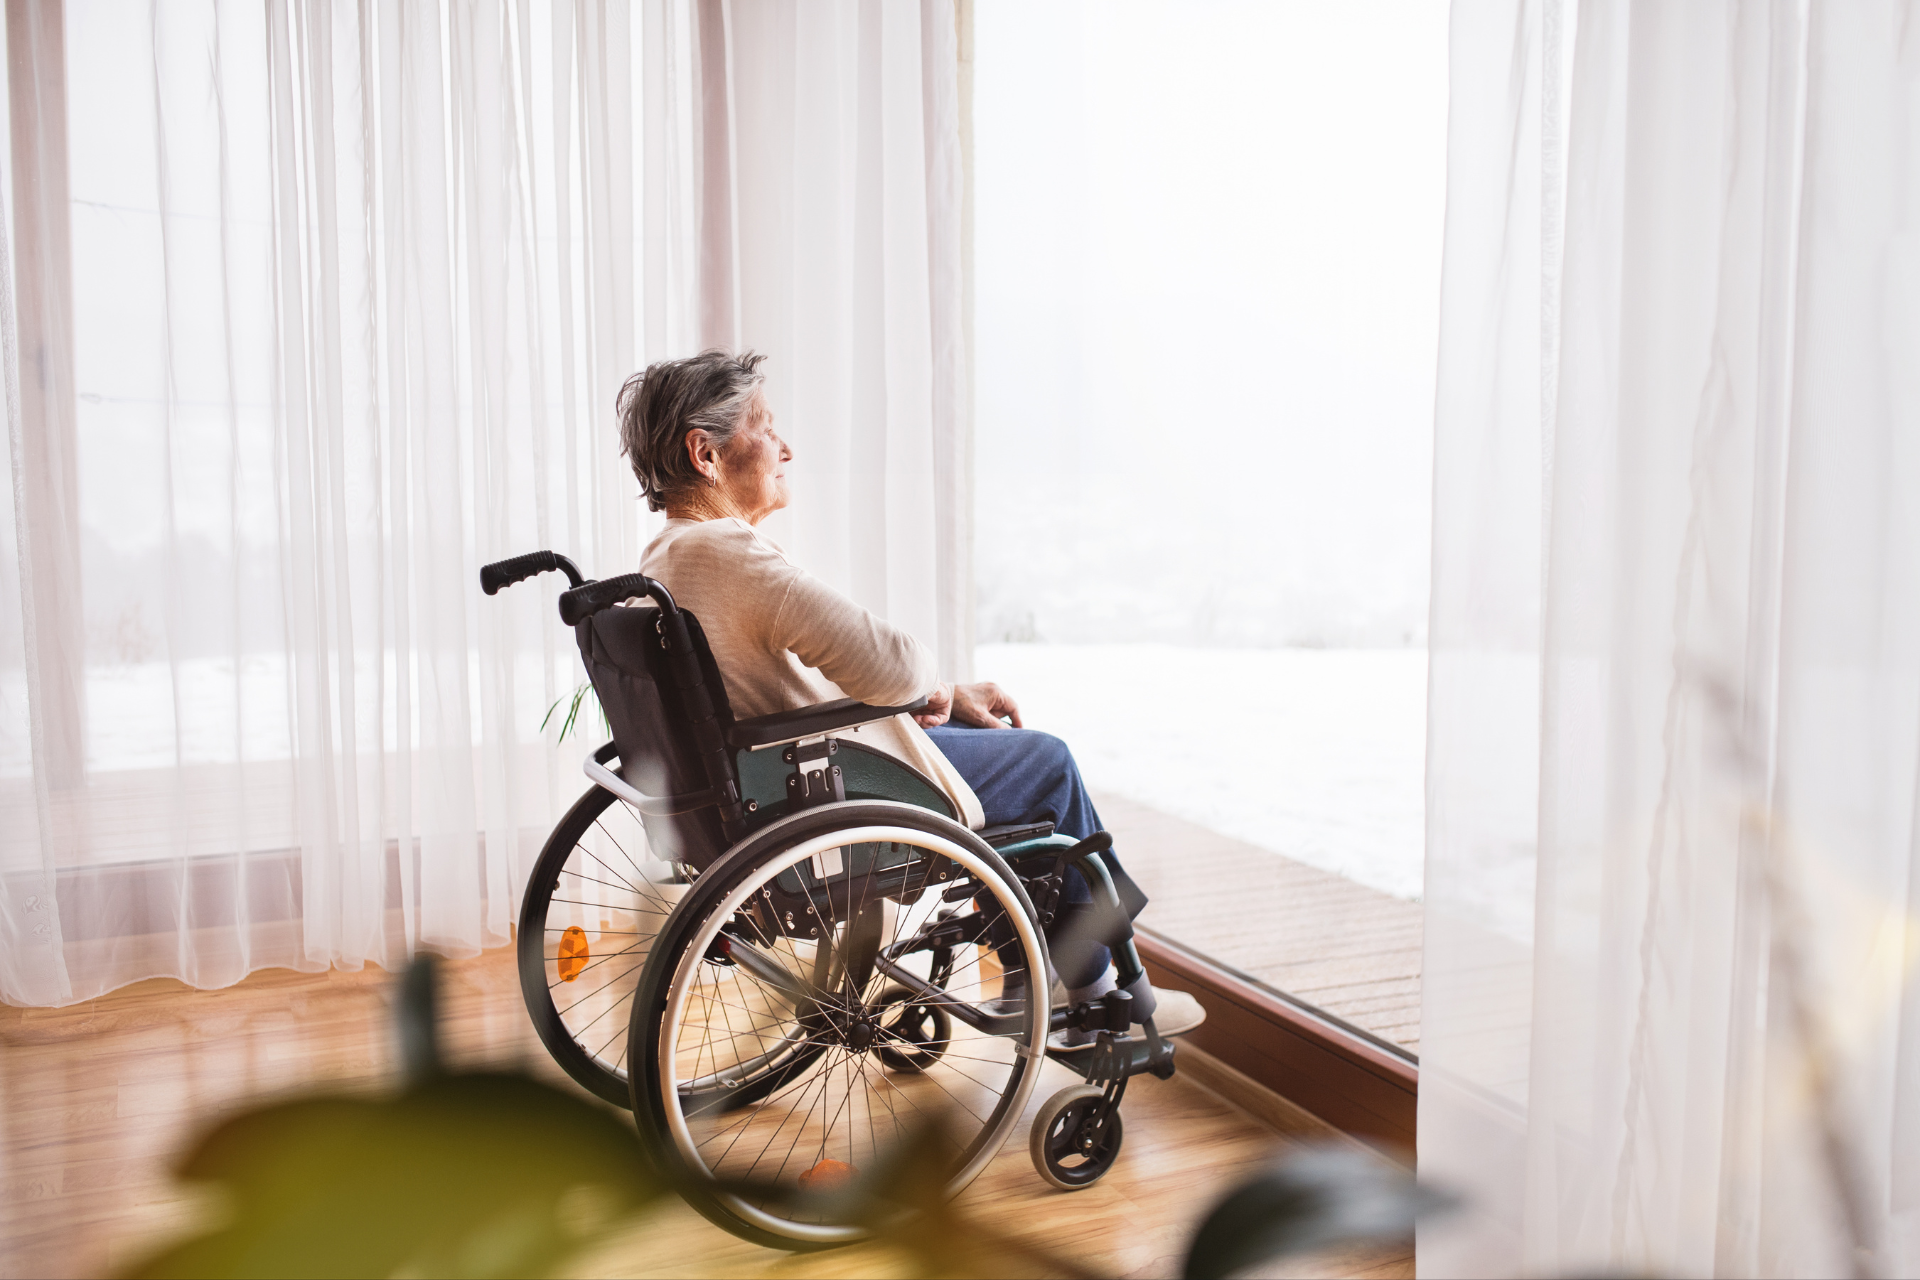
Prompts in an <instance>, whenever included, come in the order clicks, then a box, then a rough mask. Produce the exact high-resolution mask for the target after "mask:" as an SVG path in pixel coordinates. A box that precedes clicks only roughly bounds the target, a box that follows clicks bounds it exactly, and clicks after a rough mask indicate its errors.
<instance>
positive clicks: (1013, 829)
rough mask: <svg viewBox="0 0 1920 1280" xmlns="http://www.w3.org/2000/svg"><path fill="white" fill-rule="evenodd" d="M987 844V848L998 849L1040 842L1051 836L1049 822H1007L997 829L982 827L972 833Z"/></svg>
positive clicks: (1051, 830)
mask: <svg viewBox="0 0 1920 1280" xmlns="http://www.w3.org/2000/svg"><path fill="white" fill-rule="evenodd" d="M974 834H975V835H977V836H979V837H980V838H981V839H982V840H985V841H986V842H987V845H988V847H989V848H994V849H998V848H1000V847H1001V846H1003V845H1009V844H1022V843H1025V842H1026V841H1028V840H1040V839H1043V838H1045V837H1047V836H1050V835H1052V834H1053V824H1052V823H1051V822H1009V823H1007V824H1006V825H1004V826H999V827H982V828H980V830H978V831H976V832H974Z"/></svg>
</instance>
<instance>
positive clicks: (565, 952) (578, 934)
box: [559, 924, 590, 982]
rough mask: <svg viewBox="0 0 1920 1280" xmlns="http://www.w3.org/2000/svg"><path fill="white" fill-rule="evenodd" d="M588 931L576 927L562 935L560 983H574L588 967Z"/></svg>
mask: <svg viewBox="0 0 1920 1280" xmlns="http://www.w3.org/2000/svg"><path fill="white" fill-rule="evenodd" d="M589 955H590V953H589V952H588V950H587V931H586V930H585V929H582V928H581V927H580V926H579V925H577V924H576V925H574V926H573V927H572V928H570V929H568V930H567V931H566V932H565V933H563V934H561V935H560V960H559V963H560V981H562V982H572V981H573V980H574V979H575V978H577V977H579V976H580V971H581V970H582V969H584V968H586V967H587V960H588V958H589Z"/></svg>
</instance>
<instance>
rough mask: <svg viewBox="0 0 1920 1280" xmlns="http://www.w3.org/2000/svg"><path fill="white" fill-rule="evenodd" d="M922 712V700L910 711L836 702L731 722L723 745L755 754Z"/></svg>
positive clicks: (845, 699) (902, 708) (847, 700)
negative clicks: (837, 731)
mask: <svg viewBox="0 0 1920 1280" xmlns="http://www.w3.org/2000/svg"><path fill="white" fill-rule="evenodd" d="M926 709H927V700H926V699H925V698H922V699H921V700H920V701H918V702H916V703H914V704H913V705H912V706H910V707H874V706H869V705H867V704H866V703H864V702H856V701H854V700H853V699H852V698H840V699H838V700H836V701H834V702H822V703H818V704H816V705H814V706H811V707H800V708H798V709H797V710H794V711H776V712H774V713H773V714H772V715H770V716H755V717H754V718H753V719H751V720H735V721H734V722H733V727H732V728H731V729H729V730H728V731H727V742H728V743H729V744H731V745H732V746H734V747H745V748H746V749H747V750H749V751H757V750H759V749H760V748H762V747H777V746H779V745H781V744H782V743H785V742H798V741H800V739H802V738H817V737H819V736H820V735H821V734H823V733H832V732H833V731H834V730H835V729H851V728H852V727H853V726H854V725H857V724H869V723H871V722H873V721H875V720H885V719H887V718H888V717H889V716H897V715H900V714H901V713H902V712H905V713H906V714H908V715H912V714H914V713H916V712H920V711H925V710H926Z"/></svg>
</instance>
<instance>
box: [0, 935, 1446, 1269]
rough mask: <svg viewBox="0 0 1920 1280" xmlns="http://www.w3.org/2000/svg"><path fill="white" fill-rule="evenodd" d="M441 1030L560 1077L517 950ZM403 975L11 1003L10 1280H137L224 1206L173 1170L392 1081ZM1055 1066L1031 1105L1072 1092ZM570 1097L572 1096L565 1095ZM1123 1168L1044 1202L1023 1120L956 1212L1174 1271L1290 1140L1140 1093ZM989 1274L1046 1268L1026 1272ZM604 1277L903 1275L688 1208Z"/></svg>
mask: <svg viewBox="0 0 1920 1280" xmlns="http://www.w3.org/2000/svg"><path fill="white" fill-rule="evenodd" d="M442 974H443V979H442V989H441V1004H442V1010H443V1018H444V1029H443V1037H444V1039H445V1041H446V1044H447V1049H448V1054H449V1056H450V1058H452V1060H453V1061H454V1063H455V1064H456V1065H461V1066H479V1065H483V1064H485V1065H501V1064H518V1065H520V1066H523V1067H525V1068H527V1069H530V1070H532V1071H534V1072H536V1073H537V1074H539V1075H541V1076H542V1077H543V1078H548V1079H553V1080H555V1081H556V1082H560V1083H564V1080H563V1078H562V1077H561V1076H560V1073H559V1071H558V1069H557V1068H555V1067H553V1065H552V1064H551V1061H550V1060H549V1059H548V1058H547V1056H546V1054H545V1051H544V1050H543V1049H542V1048H541V1046H540V1044H539V1042H538V1041H537V1040H536V1039H535V1038H534V1036H533V1033H532V1030H531V1028H530V1026H529V1024H528V1022H527V1017H526V1013H525V1011H524V1009H523V1007H522V1005H521V1003H520V991H519V983H518V980H517V978H516V976H515V973H514V968H513V957H512V952H511V950H510V949H503V950H499V951H494V952H490V953H488V954H486V955H483V956H480V957H478V958H475V959H472V960H465V961H457V962H450V963H448V964H446V965H445V966H443V969H442ZM392 999H393V980H392V978H391V976H390V975H388V974H385V973H383V972H381V971H379V970H374V969H369V970H366V971H363V972H360V973H339V972H335V973H329V974H295V973H290V972H287V971H284V970H273V971H267V972H263V973H258V974H255V975H254V976H252V977H251V978H249V979H247V980H246V981H245V982H242V983H240V984H238V985H236V986H233V987H229V988H227V989H225V990H222V991H193V990H190V989H188V988H186V987H183V986H181V985H180V984H179V983H176V982H172V981H154V982H144V983H140V984H137V985H135V986H132V987H127V988H124V989H122V990H120V991H118V992H115V993H113V994H111V995H108V996H103V997H101V998H99V999H97V1000H92V1001H89V1002H87V1003H85V1004H80V1005H75V1006H73V1007H70V1008H67V1009H57V1010H49V1009H12V1008H5V1007H0V1096H4V1098H5V1110H4V1113H0V1128H3V1130H4V1132H0V1159H3V1161H4V1163H0V1274H4V1275H7V1276H85V1275H100V1274H106V1273H110V1272H113V1271H115V1270H118V1269H124V1268H125V1267H126V1266H128V1265H130V1264H131V1263H132V1262H134V1261H135V1260H137V1259H138V1258H139V1257H141V1256H143V1255H144V1254H146V1253H147V1252H148V1251H149V1250H151V1249H153V1248H154V1247H156V1246H157V1245H158V1244H159V1243H161V1242H163V1241H165V1240H167V1239H169V1238H175V1237H177V1236H179V1235H181V1234H183V1233H186V1232H189V1231H191V1230H192V1229H194V1227H195V1225H196V1224H197V1223H200V1222H203V1221H205V1220H206V1216H207V1215H208V1214H209V1213H210V1212H211V1211H212V1203H211V1201H210V1200H208V1199H207V1198H206V1197H205V1196H204V1195H203V1194H202V1193H200V1192H197V1191H195V1190H194V1189H192V1188H190V1187H187V1186H183V1185H182V1184H179V1183H177V1182H175V1181H174V1180H173V1179H172V1178H171V1177H170V1176H169V1173H168V1168H169V1162H170V1161H171V1160H172V1158H173V1157H174V1155H175V1154H176V1153H177V1152H178V1151H180V1150H181V1148H182V1147H183V1145H184V1144H185V1143H187V1142H188V1141H189V1140H190V1139H191V1137H192V1136H193V1135H194V1134H195V1133H197V1132H199V1131H200V1130H201V1129H203V1128H204V1127H205V1126H207V1125H209V1124H211V1123H213V1122H214V1121H216V1120H217V1119H219V1118H220V1117H221V1116H222V1115H224V1114H226V1113H227V1112H229V1111H230V1110H231V1109H233V1108H234V1107H236V1106H238V1105H240V1104H242V1103H244V1102H247V1101H249V1100H258V1099H262V1098H271V1097H274V1096H278V1095H284V1094H287V1093H289V1092H292V1091H296V1090H308V1089H315V1088H328V1089H337V1090H345V1091H350V1092H362V1093H371V1092H378V1091H381V1090H384V1089H388V1088H391V1087H392V1084H393V1080H394V1055H393V1051H392V1045H391V1036H390V1018H391V1002H392ZM1073 1079H1074V1078H1073V1077H1071V1076H1070V1075H1069V1074H1068V1073H1067V1072H1066V1071H1065V1070H1064V1069H1062V1068H1060V1067H1058V1066H1054V1065H1052V1064H1049V1065H1048V1066H1047V1068H1046V1074H1045V1075H1044V1076H1043V1077H1042V1079H1041V1082H1040V1087H1039V1088H1038V1089H1036V1090H1035V1092H1034V1095H1033V1103H1032V1104H1031V1106H1030V1107H1029V1110H1030V1111H1031V1110H1034V1109H1037V1107H1038V1105H1039V1104H1040V1102H1041V1101H1042V1100H1044V1099H1045V1098H1046V1097H1047V1096H1048V1095H1049V1094H1050V1093H1051V1092H1053V1091H1054V1090H1055V1089H1058V1088H1060V1087H1062V1086H1064V1085H1066V1084H1068V1083H1071V1082H1072V1081H1073ZM568 1087H571V1086H568ZM1124 1114H1125V1116H1126V1122H1127V1139H1126V1148H1125V1152H1124V1154H1123V1155H1122V1157H1121V1160H1120V1163H1119V1165H1118V1166H1117V1167H1116V1168H1115V1170H1114V1171H1113V1172H1112V1173H1111V1174H1109V1175H1108V1177H1107V1178H1106V1179H1105V1180H1104V1181H1103V1182H1101V1183H1100V1184H1099V1185H1097V1186H1095V1187H1094V1188H1092V1189H1090V1190H1087V1191H1083V1192H1079V1193H1075V1194H1072V1195H1066V1194H1062V1193H1059V1192H1055V1191H1052V1190H1050V1189H1048V1188H1047V1187H1046V1186H1045V1185H1044V1184H1043V1183H1042V1182H1041V1181H1040V1180H1039V1178H1038V1177H1037V1176H1036V1175H1035V1174H1034V1172H1033V1169H1032V1166H1031V1165H1030V1164H1029V1162H1028V1158H1027V1152H1026V1142H1025V1139H1024V1133H1025V1129H1024V1127H1023V1128H1022V1129H1021V1130H1019V1131H1017V1133H1016V1137H1015V1139H1014V1140H1013V1141H1011V1142H1009V1143H1008V1145H1007V1147H1006V1149H1005V1150H1003V1151H1002V1152H1001V1154H1000V1155H999V1157H998V1158H997V1159H996V1160H995V1161H994V1162H993V1163H992V1164H991V1165H990V1166H989V1167H988V1169H987V1171H986V1172H985V1173H984V1174H983V1175H982V1176H981V1178H980V1179H979V1181H977V1182H976V1183H975V1184H974V1185H973V1187H972V1188H970V1189H969V1190H968V1191H967V1193H966V1194H965V1196H964V1197H963V1199H962V1202H961V1203H962V1206H963V1207H964V1209H965V1210H966V1211H967V1212H969V1213H973V1214H978V1215H983V1216H987V1217H990V1218H991V1219H992V1220H993V1221H995V1222H998V1223H1000V1224H1003V1225H1005V1226H1008V1227H1010V1228H1011V1229H1012V1230H1013V1231H1014V1232H1015V1233H1016V1234H1017V1235H1019V1236H1020V1237H1022V1238H1024V1239H1026V1240H1029V1241H1031V1242H1034V1243H1036V1244H1042V1245H1044V1246H1045V1247H1047V1248H1049V1249H1051V1250H1053V1251H1054V1252H1056V1253H1060V1254H1065V1255H1067V1256H1069V1257H1071V1258H1073V1259H1075V1260H1076V1261H1077V1262H1078V1264H1079V1265H1080V1266H1081V1267H1083V1268H1085V1269H1086V1270H1088V1271H1091V1272H1094V1273H1096V1274H1101V1275H1115V1276H1166V1275H1176V1274H1178V1273H1179V1264H1180V1259H1181V1257H1182V1255H1183V1252H1184V1249H1185V1245H1186V1240H1187V1237H1188V1234H1189V1233H1190V1232H1191V1230H1192V1228H1193V1226H1194V1224H1195V1223H1196V1222H1198V1220H1199V1219H1200V1217H1201V1216H1202V1215H1203V1214H1204V1213H1205V1212H1206V1210H1207V1209H1208V1207H1209V1206H1210V1205H1211V1204H1212V1203H1213V1202H1214V1201H1215V1200H1216V1199H1217V1198H1218V1197H1219V1196H1220V1195H1221V1194H1222V1193H1223V1192H1224V1191H1225V1190H1226V1189H1227V1188H1228V1187H1230V1186H1232V1185H1233V1184H1234V1183H1235V1182H1236V1181H1237V1180H1238V1179H1240V1178H1242V1177H1244V1176H1246V1175H1247V1174H1248V1173H1249V1172H1250V1171H1251V1170H1253V1169H1254V1168H1256V1167H1257V1166H1258V1165H1259V1164H1260V1163H1261V1162H1263V1161H1265V1160H1267V1159H1270V1158H1272V1157H1273V1156H1274V1155H1276V1154H1277V1153H1279V1152H1282V1151H1284V1150H1285V1149H1286V1148H1287V1142H1288V1140H1287V1139H1286V1138H1283V1137H1282V1136H1281V1135H1280V1134H1279V1133H1277V1132H1276V1131H1275V1130H1273V1129H1272V1128H1269V1127H1267V1125H1265V1124H1264V1123H1262V1122H1260V1121H1258V1120H1256V1119H1254V1118H1253V1117H1252V1116H1250V1115H1249V1114H1248V1113H1247V1112H1244V1111H1241V1110H1239V1109H1238V1108H1237V1107H1234V1106H1232V1105H1230V1104H1228V1103H1226V1102H1224V1101H1222V1100H1221V1098H1220V1097H1219V1096H1218V1095H1216V1094H1214V1093H1211V1092H1209V1091H1208V1090H1207V1089H1205V1088H1202V1087H1201V1086H1200V1085H1198V1084H1196V1083H1194V1082H1192V1081H1190V1080H1188V1079H1186V1078H1183V1077H1176V1078H1175V1079H1173V1080H1171V1081H1164V1082H1163V1081H1158V1080H1154V1079H1152V1078H1151V1077H1146V1078H1142V1079H1140V1080H1137V1081H1135V1082H1134V1083H1133V1085H1132V1086H1131V1088H1130V1089H1129V1092H1128V1094H1127V1101H1126V1110H1125V1113H1124ZM993 1265H995V1266H997V1268H998V1269H996V1270H993V1271H991V1272H989V1273H991V1274H1046V1272H1045V1269H1044V1268H1042V1269H1039V1270H1037V1271H1036V1270H1034V1269H1032V1268H1031V1267H1027V1268H1023V1267H1022V1266H1020V1265H1018V1264H1015V1263H1004V1262H1003V1263H999V1264H993ZM571 1273H572V1274H578V1275H593V1276H641V1275H646V1276H796V1277H799V1276H891V1275H902V1274H910V1272H909V1270H908V1260H907V1259H906V1258H904V1257H903V1256H901V1255H899V1254H896V1253H893V1252H890V1251H888V1250H887V1249H884V1248H879V1247H872V1246H869V1247H863V1248H858V1249H844V1250H836V1251H833V1252H830V1253H825V1254H812V1255H799V1256H796V1255H789V1254H784V1253H778V1252H774V1251H771V1250H766V1249H761V1248H757V1247H755V1246H752V1245H748V1244H745V1243H743V1242H741V1241H739V1240H736V1239H735V1238H733V1237H732V1236H729V1235H727V1234H726V1233H724V1232H722V1231H721V1230H719V1229H718V1228H716V1227H713V1226H711V1225H710V1224H708V1223H707V1222H705V1221H704V1220H703V1219H701V1218H699V1217H698V1216H696V1215H695V1214H693V1213H692V1212H691V1211H689V1210H686V1209H685V1208H683V1207H680V1206H678V1205H675V1206H674V1207H672V1208H670V1209H668V1210H665V1211H662V1212H659V1213H657V1214H655V1215H653V1216H650V1217H648V1218H645V1219H641V1220H639V1221H637V1222H636V1223H635V1224H634V1225H633V1226H632V1227H631V1228H630V1229H629V1230H626V1231H624V1232H623V1233H622V1234H621V1235H619V1236H618V1237H616V1238H614V1239H612V1240H610V1241H607V1242H605V1243H604V1244H603V1245H601V1246H600V1247H598V1248H596V1249H595V1250H594V1251H593V1252H592V1253H591V1254H588V1255H584V1256H582V1257H579V1258H577V1259H576V1260H575V1265H574V1267H573V1268H572V1269H571ZM1274 1274H1288V1275H1326V1276H1362V1275H1364V1276H1382V1277H1398V1276H1411V1275H1412V1274H1413V1260H1412V1255H1411V1252H1410V1251H1409V1250H1407V1249H1403V1248H1391V1249H1384V1250H1383V1249H1361V1250H1345V1251H1332V1252H1328V1253H1325V1254H1320V1255H1315V1256H1314V1257H1312V1258H1305V1259H1294V1260H1292V1262H1290V1263H1289V1264H1287V1266H1286V1267H1284V1268H1282V1269H1280V1270H1277V1271H1275V1272H1274Z"/></svg>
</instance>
